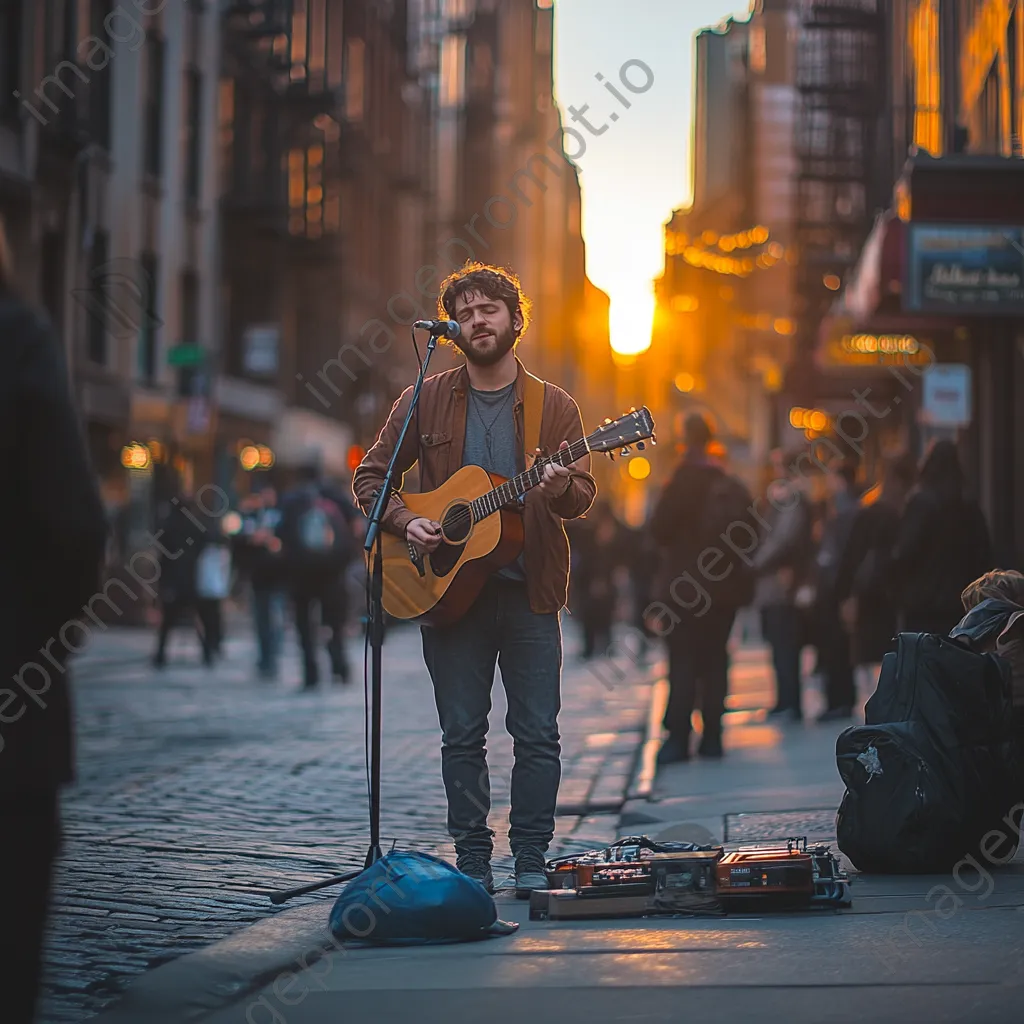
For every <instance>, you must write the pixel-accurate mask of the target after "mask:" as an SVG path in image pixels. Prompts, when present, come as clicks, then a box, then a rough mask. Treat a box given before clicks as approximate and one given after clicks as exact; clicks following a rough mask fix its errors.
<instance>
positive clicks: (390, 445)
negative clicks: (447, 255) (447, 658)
mask: <svg viewBox="0 0 1024 1024" xmlns="http://www.w3.org/2000/svg"><path fill="white" fill-rule="evenodd" d="M517 363H518V366H519V373H518V375H517V377H516V383H515V406H514V416H515V423H516V438H517V439H518V442H519V450H520V452H522V446H523V432H524V426H523V385H524V380H525V370H524V369H523V365H522V363H519V362H518V360H517ZM468 389H469V374H468V373H467V371H466V367H465V366H464V365H463V366H458V367H456V368H455V369H453V370H445V371H444V372H443V373H437V374H434V375H433V376H430V377H427V378H426V380H425V381H424V382H423V390H422V392H421V393H420V402H419V406H418V408H417V410H416V414H415V416H414V418H413V422H412V424H411V425H410V428H409V432H408V434H407V435H406V438H405V445H404V446H403V451H402V453H401V455H400V456H399V459H398V463H397V465H396V469H397V472H398V474H399V478H398V480H397V481H396V488H400V487H401V479H402V475H404V474H405V473H406V472H407V471H408V470H409V469H411V468H412V467H413V465H414V464H415V463H416V462H417V460H419V462H420V487H421V489H422V490H423V491H432V490H435V489H436V488H438V487H440V486H441V484H443V483H444V482H445V481H446V480H447V479H448V478H449V477H450V476H452V475H453V474H454V473H455V472H456V471H457V470H459V469H461V468H462V445H463V442H464V440H465V437H466V408H467V405H466V395H467V394H468ZM411 398H412V388H411V387H409V388H406V389H405V391H403V392H402V394H401V395H400V396H399V398H398V401H396V402H395V404H394V406H393V407H392V409H391V413H390V414H389V416H388V420H387V423H385V424H384V429H383V430H381V432H380V436H379V437H378V438H377V440H376V442H375V443H374V445H373V447H372V448H370V450H369V451H368V452H367V453H366V456H365V458H364V459H363V461H362V463H361V464H360V466H359V468H358V469H357V470H356V471H355V474H354V475H353V477H352V492H353V494H354V495H355V498H356V501H357V502H358V503H359V506H360V508H362V510H363V511H364V512H366V513H369V511H370V508H371V506H372V505H373V495H374V491H375V490H376V489H377V488H378V487H379V486H380V484H381V482H382V480H383V479H384V472H385V470H386V469H387V465H388V460H389V459H390V458H391V453H392V452H393V451H394V447H395V443H396V442H397V440H398V434H399V431H400V430H401V429H402V424H403V423H404V422H405V416H406V413H407V411H408V409H409V402H410V400H411ZM417 417H418V421H419V422H418V423H417ZM583 436H584V432H583V421H582V419H581V417H580V410H579V407H578V406H577V405H576V403H575V402H574V401H573V400H572V398H571V397H570V396H569V395H568V394H566V392H565V391H563V390H562V389H561V388H559V387H556V386H555V385H554V384H551V383H548V385H547V387H546V388H545V389H544V410H543V414H542V416H541V425H540V447H541V450H542V452H543V453H544V454H550V453H551V452H554V451H555V450H556V449H557V448H558V446H559V445H560V444H561V443H562V441H569V442H570V443H571V442H573V441H576V440H578V439H579V438H581V437H583ZM523 468H525V462H524V459H523V456H522V455H520V469H523ZM589 470H590V456H589V455H586V456H584V457H583V459H581V460H580V461H579V462H578V463H577V464H576V465H575V466H573V467H572V469H571V470H570V481H571V482H570V485H569V489H568V490H567V491H566V492H565V494H564V495H561V496H560V497H559V498H556V499H553V500H548V499H546V498H545V497H544V495H542V494H541V493H540V492H539V491H537V490H536V489H533V490H531V491H528V492H527V494H526V512H525V521H524V534H525V543H524V551H523V554H524V561H525V566H526V582H527V590H528V592H529V597H530V607H531V608H532V609H533V611H534V612H537V613H546V612H556V611H558V610H559V609H560V608H563V607H564V606H565V603H566V596H567V593H568V587H569V541H568V538H567V537H566V534H565V527H564V526H563V525H562V521H563V520H564V519H576V518H578V517H579V516H582V515H583V514H584V513H585V512H586V511H587V509H589V508H590V506H591V505H592V504H593V502H594V495H595V494H596V493H597V485H596V484H595V482H594V478H593V477H592V476H591V475H590V472H589ZM415 518H416V517H415V515H414V514H413V513H412V512H410V511H409V510H408V509H407V508H406V507H405V505H404V504H403V503H402V501H401V498H400V497H398V496H397V495H392V497H391V501H390V502H389V504H388V507H387V509H386V510H385V512H384V517H383V519H382V523H381V525H382V526H383V528H384V529H385V530H388V531H389V532H391V533H395V534H397V535H398V536H404V535H405V528H406V526H407V525H408V524H409V522H410V520H412V519H415Z"/></svg>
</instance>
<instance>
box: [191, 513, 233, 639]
mask: <svg viewBox="0 0 1024 1024" xmlns="http://www.w3.org/2000/svg"><path fill="white" fill-rule="evenodd" d="M207 523H208V529H209V532H208V533H207V534H206V537H205V538H204V539H205V543H204V544H203V546H202V550H201V551H200V552H199V558H198V561H197V562H196V612H197V613H198V616H199V622H200V625H201V627H202V630H203V635H204V637H205V638H206V640H205V642H204V650H206V649H209V651H210V653H211V655H212V657H214V658H218V657H220V655H221V653H222V646H223V642H224V602H225V601H226V600H227V599H228V598H229V597H230V596H231V583H232V565H231V545H230V543H229V541H228V538H227V537H226V536H225V535H224V530H223V522H222V520H221V519H220V518H219V517H216V518H215V517H212V516H209V517H207Z"/></svg>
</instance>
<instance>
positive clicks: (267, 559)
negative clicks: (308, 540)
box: [234, 487, 285, 679]
mask: <svg viewBox="0 0 1024 1024" xmlns="http://www.w3.org/2000/svg"><path fill="white" fill-rule="evenodd" d="M277 505H278V503H277V491H276V490H275V489H274V488H273V487H264V488H262V489H260V490H257V491H256V492H255V493H254V494H251V495H249V497H247V498H246V499H245V500H244V501H243V502H242V508H241V519H242V523H241V527H240V529H239V531H238V533H237V534H236V535H235V539H234V556H235V565H236V566H237V568H238V570H239V572H240V573H241V574H242V576H243V577H244V578H245V579H246V580H247V582H248V584H249V587H250V597H251V602H252V615H253V627H254V629H255V632H256V646H257V650H258V652H259V653H258V658H257V663H256V669H257V671H258V672H259V674H260V676H261V677H263V678H264V679H273V678H275V677H276V676H277V673H278V660H279V658H280V655H281V640H282V637H283V633H284V609H285V599H284V590H283V587H284V584H285V571H284V564H283V560H282V556H281V539H280V537H278V536H277V529H278V527H279V526H280V523H281V510H280V509H279V508H278V507H277Z"/></svg>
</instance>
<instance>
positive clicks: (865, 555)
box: [836, 453, 917, 678]
mask: <svg viewBox="0 0 1024 1024" xmlns="http://www.w3.org/2000/svg"><path fill="white" fill-rule="evenodd" d="M916 478H917V463H916V460H915V459H914V458H913V456H911V455H910V454H909V453H904V454H902V455H893V456H890V457H889V458H887V459H886V460H885V463H884V466H883V470H882V483H881V488H880V489H873V490H872V491H870V492H868V494H866V495H864V497H863V498H862V499H861V505H860V508H859V509H858V510H857V514H856V515H855V517H854V520H853V524H852V526H851V527H850V537H849V540H848V542H847V545H846V548H845V550H844V551H843V554H842V557H841V558H840V561H839V568H838V570H837V572H836V598H837V600H838V601H839V602H840V610H841V615H842V618H843V622H844V624H845V625H846V627H847V629H849V630H850V631H851V659H852V661H853V665H854V668H855V669H858V668H864V669H866V670H868V671H869V672H870V673H871V674H872V676H873V678H877V674H878V673H877V666H878V665H879V664H880V663H881V661H882V658H883V657H884V656H885V654H886V653H887V652H888V651H889V650H891V649H893V640H894V637H895V636H896V634H897V632H898V631H899V621H898V609H897V605H896V599H895V594H896V589H897V588H896V583H897V581H896V580H895V579H894V576H893V567H892V552H893V548H894V547H895V546H896V541H897V539H898V537H899V531H900V518H901V517H902V515H903V511H904V509H905V508H906V504H907V499H908V498H909V496H910V492H911V490H912V489H913V487H914V482H915V480H916ZM869 495H873V496H874V500H873V501H869V500H868V499H869Z"/></svg>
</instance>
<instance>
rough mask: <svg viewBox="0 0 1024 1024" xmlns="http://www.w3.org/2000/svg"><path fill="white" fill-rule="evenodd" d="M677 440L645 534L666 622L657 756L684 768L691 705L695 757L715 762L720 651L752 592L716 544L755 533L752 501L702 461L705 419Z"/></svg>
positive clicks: (723, 674)
mask: <svg viewBox="0 0 1024 1024" xmlns="http://www.w3.org/2000/svg"><path fill="white" fill-rule="evenodd" d="M684 438H685V454H684V455H683V458H682V461H681V462H680V464H679V465H678V466H677V467H676V470H675V472H674V473H673V475H672V478H671V479H670V480H669V482H668V484H667V486H666V487H665V490H664V491H663V492H662V494H661V496H660V497H659V499H658V502H657V504H656V506H655V508H654V512H653V514H652V516H651V534H652V536H653V537H654V540H655V541H656V542H657V543H658V544H659V545H660V546H661V548H662V560H663V564H662V570H661V573H660V576H659V580H658V583H657V584H656V585H655V588H654V597H655V600H656V601H657V602H660V603H661V604H662V606H663V607H664V609H666V611H667V614H662V615H661V616H660V618H661V619H663V620H664V619H665V618H667V619H668V621H667V622H664V621H662V622H660V623H659V626H657V627H655V628H656V631H658V632H661V633H662V635H664V636H665V639H666V642H667V645H668V662H669V699H668V707H667V708H666V711H665V720H664V725H665V728H666V730H667V731H668V738H667V739H666V741H665V743H664V744H663V746H662V748H661V750H660V751H659V752H658V760H659V762H660V763H661V764H670V763H675V762H680V761H688V760H689V758H690V737H691V731H692V724H691V719H692V717H693V712H694V709H695V706H696V705H697V703H698V701H699V704H700V710H701V719H702V722H703V727H702V735H701V740H700V745H699V747H698V754H699V755H700V756H702V757H721V756H722V754H723V746H722V715H723V714H724V712H725V698H726V692H727V690H728V682H729V652H728V648H727V646H726V645H727V643H728V640H729V634H730V632H731V631H732V625H733V622H734V620H735V618H736V612H737V611H738V609H740V608H741V607H743V606H744V605H745V604H748V603H749V602H750V600H751V599H752V597H753V587H754V581H753V576H752V574H750V573H749V571H748V569H747V564H746V562H745V561H744V560H743V559H741V558H740V556H739V555H738V554H735V553H733V552H731V551H729V550H728V549H727V547H726V544H725V542H724V541H723V539H722V538H723V535H724V534H725V532H726V531H730V532H733V531H734V529H735V527H736V526H739V525H740V524H743V523H746V524H747V532H746V533H745V534H744V536H745V539H746V540H747V541H749V540H750V538H751V537H753V542H752V543H748V544H746V545H745V546H747V547H749V549H750V550H753V549H754V547H755V546H756V539H757V530H756V528H755V527H754V526H751V525H750V523H749V520H750V519H751V515H752V514H751V511H750V509H751V507H752V505H753V499H752V498H751V496H750V493H749V492H748V491H747V489H746V487H745V486H743V484H742V483H741V482H740V481H739V480H736V479H735V478H733V477H730V476H728V475H727V474H726V473H725V472H724V471H723V470H722V468H721V466H720V465H719V464H718V462H717V460H715V459H714V458H712V456H711V455H710V454H709V447H710V446H711V443H712V441H713V440H714V427H713V425H712V423H711V421H710V419H709V418H707V417H705V416H703V415H701V414H700V413H693V414H691V415H690V416H688V417H687V419H686V422H685V424H684ZM711 552H715V554H716V557H715V558H714V559H713V564H714V572H707V571H706V570H707V568H708V559H707V557H706V556H707V555H708V554H709V553H711ZM730 567H731V568H730ZM652 618H654V619H656V618H658V616H657V615H652ZM666 627H667V628H666Z"/></svg>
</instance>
